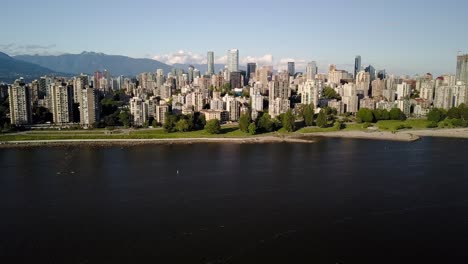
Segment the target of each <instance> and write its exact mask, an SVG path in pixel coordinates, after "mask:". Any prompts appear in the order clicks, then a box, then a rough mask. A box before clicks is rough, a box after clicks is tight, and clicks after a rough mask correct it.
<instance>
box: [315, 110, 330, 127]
mask: <svg viewBox="0 0 468 264" xmlns="http://www.w3.org/2000/svg"><path fill="white" fill-rule="evenodd" d="M316 123H317V126H318V127H321V128H325V127H327V126H328V121H327V115H326V114H325V111H324V110H323V109H322V110H320V113H319V114H318V116H317V121H316Z"/></svg>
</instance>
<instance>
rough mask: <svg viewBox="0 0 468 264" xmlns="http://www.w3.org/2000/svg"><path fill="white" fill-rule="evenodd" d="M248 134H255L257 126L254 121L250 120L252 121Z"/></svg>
mask: <svg viewBox="0 0 468 264" xmlns="http://www.w3.org/2000/svg"><path fill="white" fill-rule="evenodd" d="M249 134H250V135H255V134H257V126H256V125H255V122H252V123H251V124H250V125H249Z"/></svg>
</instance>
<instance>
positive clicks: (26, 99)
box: [8, 78, 32, 125]
mask: <svg viewBox="0 0 468 264" xmlns="http://www.w3.org/2000/svg"><path fill="white" fill-rule="evenodd" d="M8 93H9V95H10V97H9V99H10V120H11V124H13V125H27V124H30V123H31V122H32V105H31V91H30V89H29V87H28V86H26V84H25V82H24V80H23V78H21V79H19V80H16V81H15V83H14V84H13V85H12V86H10V87H9V89H8Z"/></svg>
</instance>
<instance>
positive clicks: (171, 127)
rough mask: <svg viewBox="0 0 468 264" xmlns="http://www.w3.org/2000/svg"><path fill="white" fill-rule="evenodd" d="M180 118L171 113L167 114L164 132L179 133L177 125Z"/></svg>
mask: <svg viewBox="0 0 468 264" xmlns="http://www.w3.org/2000/svg"><path fill="white" fill-rule="evenodd" d="M177 121H178V118H177V116H176V115H173V114H171V113H166V114H165V118H164V124H163V128H164V131H166V132H167V133H172V132H175V131H177V128H176V124H177Z"/></svg>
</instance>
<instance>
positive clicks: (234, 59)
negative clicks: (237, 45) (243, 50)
mask: <svg viewBox="0 0 468 264" xmlns="http://www.w3.org/2000/svg"><path fill="white" fill-rule="evenodd" d="M227 68H228V71H229V72H230V73H231V72H237V71H239V50H238V49H231V50H228V53H227Z"/></svg>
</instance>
